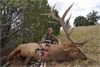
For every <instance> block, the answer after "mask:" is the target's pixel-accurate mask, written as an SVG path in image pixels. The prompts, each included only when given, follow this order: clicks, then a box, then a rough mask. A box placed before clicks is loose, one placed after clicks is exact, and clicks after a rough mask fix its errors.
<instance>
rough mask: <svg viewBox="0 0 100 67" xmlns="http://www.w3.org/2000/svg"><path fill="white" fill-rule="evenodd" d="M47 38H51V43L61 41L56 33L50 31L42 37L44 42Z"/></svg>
mask: <svg viewBox="0 0 100 67" xmlns="http://www.w3.org/2000/svg"><path fill="white" fill-rule="evenodd" d="M46 40H50V41H51V44H54V43H59V40H58V38H57V37H56V36H55V35H53V34H48V33H46V34H45V35H44V36H43V37H42V42H45V41H46Z"/></svg>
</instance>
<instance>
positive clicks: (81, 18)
mask: <svg viewBox="0 0 100 67" xmlns="http://www.w3.org/2000/svg"><path fill="white" fill-rule="evenodd" d="M74 24H75V26H76V27H77V26H87V25H88V22H87V20H86V18H85V17H84V16H78V17H76V19H75V20H74Z"/></svg>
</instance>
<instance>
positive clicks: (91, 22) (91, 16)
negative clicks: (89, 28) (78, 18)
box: [87, 10, 100, 25]
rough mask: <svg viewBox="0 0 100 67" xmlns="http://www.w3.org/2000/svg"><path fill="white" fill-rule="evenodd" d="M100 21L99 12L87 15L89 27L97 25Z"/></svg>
mask: <svg viewBox="0 0 100 67" xmlns="http://www.w3.org/2000/svg"><path fill="white" fill-rule="evenodd" d="M99 19H100V16H98V12H97V11H94V10H93V11H92V12H90V13H89V14H88V15H87V20H88V22H89V25H95V24H96V23H97V21H98V20H99Z"/></svg>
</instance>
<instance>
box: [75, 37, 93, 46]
mask: <svg viewBox="0 0 100 67" xmlns="http://www.w3.org/2000/svg"><path fill="white" fill-rule="evenodd" d="M93 38H94V37H91V38H89V39H87V40H86V41H83V42H75V44H79V45H83V44H86V43H87V42H89V41H90V40H91V39H93Z"/></svg>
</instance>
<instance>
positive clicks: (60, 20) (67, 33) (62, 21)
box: [41, 3, 92, 44]
mask: <svg viewBox="0 0 100 67" xmlns="http://www.w3.org/2000/svg"><path fill="white" fill-rule="evenodd" d="M73 4H74V3H72V4H71V5H70V6H69V8H68V9H67V10H66V11H65V12H64V14H63V16H62V17H61V18H59V17H56V16H55V13H54V11H53V10H54V7H55V5H54V7H53V8H52V9H51V12H50V13H44V14H41V15H49V16H51V17H52V18H54V19H56V20H57V21H59V23H60V24H61V26H62V28H63V30H64V32H65V34H66V37H67V38H68V40H69V41H70V42H71V43H72V44H85V43H87V42H88V41H89V40H90V39H92V38H90V39H88V40H86V41H83V42H76V41H74V40H73V39H72V38H71V37H70V35H71V33H72V31H73V28H72V30H71V32H69V30H68V25H66V23H65V21H64V19H65V17H66V15H67V13H68V11H69V10H70V9H71V7H72V6H73ZM70 17H71V16H70ZM70 17H69V19H70Z"/></svg>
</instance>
